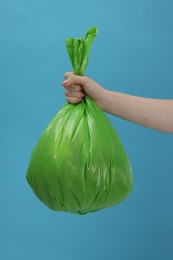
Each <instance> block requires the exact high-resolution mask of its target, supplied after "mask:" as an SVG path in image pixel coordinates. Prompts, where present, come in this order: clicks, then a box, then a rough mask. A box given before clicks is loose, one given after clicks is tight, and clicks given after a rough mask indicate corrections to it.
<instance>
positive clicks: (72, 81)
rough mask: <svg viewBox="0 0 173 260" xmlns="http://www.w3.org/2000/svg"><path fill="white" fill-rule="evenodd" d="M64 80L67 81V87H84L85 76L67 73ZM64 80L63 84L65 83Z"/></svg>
mask: <svg viewBox="0 0 173 260" xmlns="http://www.w3.org/2000/svg"><path fill="white" fill-rule="evenodd" d="M64 78H65V79H66V80H67V82H68V83H67V85H81V86H83V85H85V83H86V76H77V75H74V73H73V72H67V73H65V74H64ZM66 80H65V81H64V82H66Z"/></svg>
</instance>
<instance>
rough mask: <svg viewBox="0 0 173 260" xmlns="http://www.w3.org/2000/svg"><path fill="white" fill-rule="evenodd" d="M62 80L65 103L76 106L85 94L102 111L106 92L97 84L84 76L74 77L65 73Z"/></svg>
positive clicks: (70, 73) (69, 73) (72, 74)
mask: <svg viewBox="0 0 173 260" xmlns="http://www.w3.org/2000/svg"><path fill="white" fill-rule="evenodd" d="M64 78H65V81H64V82H63V83H62V85H63V86H64V87H65V90H64V94H65V95H66V100H67V102H69V103H72V104H78V103H80V102H81V101H82V100H83V99H84V98H85V94H87V95H88V96H90V97H91V98H92V99H93V100H94V102H95V103H96V104H97V105H98V106H99V107H100V108H101V109H102V110H103V108H104V97H105V92H106V90H105V89H104V88H102V87H101V86H100V85H99V84H98V83H96V82H95V81H94V80H92V79H91V78H88V77H86V76H77V75H74V73H72V72H67V73H65V75H64Z"/></svg>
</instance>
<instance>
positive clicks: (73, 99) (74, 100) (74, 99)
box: [66, 97, 83, 104]
mask: <svg viewBox="0 0 173 260" xmlns="http://www.w3.org/2000/svg"><path fill="white" fill-rule="evenodd" d="M66 100H67V102H68V103H70V104H78V103H80V102H82V100H83V99H80V98H77V97H66Z"/></svg>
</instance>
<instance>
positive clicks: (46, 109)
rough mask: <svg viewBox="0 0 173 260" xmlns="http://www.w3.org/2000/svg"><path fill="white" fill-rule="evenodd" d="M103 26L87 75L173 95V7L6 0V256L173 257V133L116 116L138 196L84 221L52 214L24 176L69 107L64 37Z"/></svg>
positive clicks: (1, 246)
mask: <svg viewBox="0 0 173 260" xmlns="http://www.w3.org/2000/svg"><path fill="white" fill-rule="evenodd" d="M92 26H97V27H98V29H99V34H98V36H97V38H96V40H95V42H94V44H93V46H92V50H91V55H90V61H89V66H88V69H87V72H86V74H87V75H89V76H90V77H93V78H94V79H95V80H97V81H98V82H99V83H100V84H102V85H103V86H104V87H105V88H108V89H112V90H115V91H121V92H125V93H129V94H133V95H139V96H145V97H155V98H173V1H171V0H119V1H116V0H112V1H111V0H101V1H98V0H97V1H96V0H92V1H91V0H88V1H78V0H73V1H68V0H66V1H63V0H61V1H59V0H30V1H27V0H0V107H1V109H0V118H1V120H0V122H1V124H0V126H1V128H0V171H1V175H0V259H2V260H7V259H10V260H11V259H18V260H23V259H25V260H28V259H29V260H30V259H32V260H38V259H42V260H46V259H58V260H81V259H82V260H88V259H90V260H95V259H100V260H102V259H103V260H114V259H116V260H139V259H140V260H146V259H147V260H163V259H165V260H170V259H173V249H172V248H173V164H172V162H173V135H171V134H166V133H161V132H156V131H154V130H151V129H147V128H144V127H141V126H138V125H135V124H132V123H129V122H126V121H123V120H122V119H118V118H115V117H113V116H109V118H110V120H111V122H112V124H113V125H114V126H115V128H116V130H117V132H118V134H119V136H120V138H121V140H122V142H123V144H124V146H125V149H126V150H127V153H128V155H129V158H130V161H131V164H132V167H133V174H134V189H133V192H132V194H131V195H130V196H129V197H128V198H127V199H126V201H125V202H123V203H122V204H120V205H118V206H116V207H114V208H111V209H106V210H103V211H100V212H97V213H93V214H90V215H85V216H76V215H73V214H67V213H66V214H65V213H57V212H53V211H51V210H49V209H48V208H47V207H46V206H45V205H43V204H42V203H41V202H40V201H39V200H38V199H37V198H36V197H35V196H34V194H33V193H32V191H31V189H30V187H29V186H28V184H27V182H26V180H25V173H26V170H27V166H28V163H29V158H30V153H31V151H32V148H33V146H34V145H35V143H36V142H37V140H38V138H39V136H40V135H41V133H42V131H43V129H44V128H45V127H46V125H47V123H48V122H49V121H50V120H51V118H52V117H53V116H54V115H55V113H56V112H57V111H58V110H59V109H60V108H61V106H62V105H63V104H64V103H65V97H64V94H63V87H61V82H62V81H63V74H64V72H66V71H69V70H71V66H70V63H69V59H68V57H67V53H66V48H65V42H64V40H65V38H66V37H78V36H80V35H85V32H86V30H87V29H88V28H89V27H92Z"/></svg>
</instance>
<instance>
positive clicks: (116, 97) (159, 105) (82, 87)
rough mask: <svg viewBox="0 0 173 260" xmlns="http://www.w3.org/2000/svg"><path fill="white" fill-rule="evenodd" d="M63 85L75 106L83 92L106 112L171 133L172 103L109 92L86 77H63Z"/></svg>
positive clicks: (172, 126)
mask: <svg viewBox="0 0 173 260" xmlns="http://www.w3.org/2000/svg"><path fill="white" fill-rule="evenodd" d="M65 78H66V81H64V82H63V86H64V87H65V95H66V96H67V101H68V102H69V103H79V102H81V101H82V100H83V98H84V93H86V94H87V95H89V96H90V97H91V98H92V99H93V100H94V101H95V102H96V104H97V105H98V106H99V107H100V108H101V109H102V110H103V111H104V112H107V113H110V114H112V115H115V116H118V117H120V118H123V119H125V120H128V121H131V122H134V123H136V124H140V125H143V126H146V127H149V128H153V129H155V130H159V131H163V132H168V133H173V100H167V99H153V98H143V97H137V96H132V95H128V94H123V93H119V92H112V91H109V90H106V89H104V88H102V87H101V86H100V85H99V84H98V83H96V82H95V81H93V80H92V79H90V78H88V77H84V76H82V77H79V76H75V75H73V74H72V73H66V74H65Z"/></svg>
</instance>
